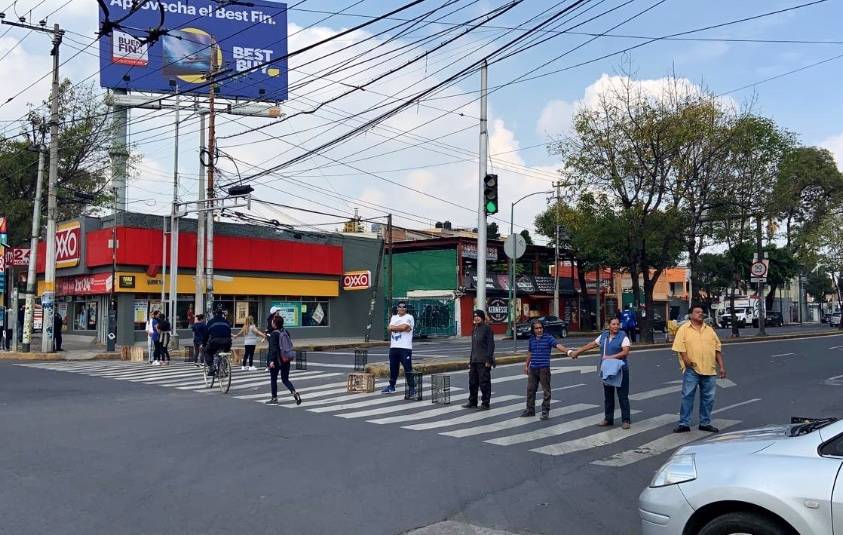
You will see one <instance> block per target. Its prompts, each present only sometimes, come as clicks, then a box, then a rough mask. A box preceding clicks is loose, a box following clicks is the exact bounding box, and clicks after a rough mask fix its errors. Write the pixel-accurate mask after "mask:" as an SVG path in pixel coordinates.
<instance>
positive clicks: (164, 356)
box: [161, 332, 170, 362]
mask: <svg viewBox="0 0 843 535" xmlns="http://www.w3.org/2000/svg"><path fill="white" fill-rule="evenodd" d="M169 345H170V333H168V332H167V333H162V334H161V360H162V361H166V362H170V349H169Z"/></svg>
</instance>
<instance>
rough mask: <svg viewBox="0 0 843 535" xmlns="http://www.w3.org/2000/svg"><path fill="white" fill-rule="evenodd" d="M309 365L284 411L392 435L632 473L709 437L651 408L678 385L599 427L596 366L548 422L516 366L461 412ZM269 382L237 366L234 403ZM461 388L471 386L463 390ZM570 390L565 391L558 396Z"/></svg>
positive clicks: (188, 378) (173, 374)
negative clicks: (418, 435) (530, 410)
mask: <svg viewBox="0 0 843 535" xmlns="http://www.w3.org/2000/svg"><path fill="white" fill-rule="evenodd" d="M310 364H311V365H312V366H314V367H313V368H310V369H309V370H291V373H290V379H291V381H293V383H294V384H296V386H297V387H298V388H297V391H298V392H299V393H300V394H301V396H302V398H303V403H302V405H301V406H297V405H296V404H295V402H294V401H293V399H292V396H290V395H289V394H288V393H287V392H286V390H285V389H283V388H282V390H283V391H282V392H281V393H279V399H282V402H281V403H279V404H278V405H277V406H274V407H283V408H286V409H288V410H292V409H296V408H300V409H305V410H306V411H308V412H311V413H315V415H314V418H315V417H317V415H321V417H324V416H329V417H330V416H334V417H339V418H343V419H345V420H347V421H350V422H361V424H362V425H370V424H376V426H381V427H384V428H389V427H390V426H393V425H394V427H393V429H394V430H395V431H387V432H403V430H407V431H421V432H425V431H428V432H432V434H434V435H441V436H443V437H450V438H451V439H468V440H477V442H478V443H484V444H490V445H497V446H509V447H512V446H517V445H520V447H522V448H523V449H524V451H530V452H533V453H536V454H537V455H550V456H564V455H568V454H572V453H577V452H589V454H590V453H591V452H593V456H591V458H590V459H587V461H586V462H590V463H591V464H594V465H597V466H608V467H625V466H629V465H632V464H635V463H638V462H640V461H642V460H645V459H649V458H652V457H654V456H658V455H664V454H667V453H668V452H670V451H672V450H673V449H675V448H677V447H680V446H682V445H684V444H688V443H690V442H693V441H695V440H699V439H701V438H703V437H705V436H708V435H709V434H708V433H705V432H701V431H697V430H696V429H694V430H692V431H691V432H690V433H673V432H672V425H668V424H673V423H674V421H675V420H676V415H675V414H661V411H659V412H656V413H653V412H652V411H651V408H650V407H652V406H653V405H652V404H653V402H652V401H648V400H653V399H656V398H660V397H663V396H671V395H675V394H676V393H677V392H679V391H681V384H678V383H676V382H672V383H666V384H664V385H661V386H657V387H656V388H653V389H651V390H646V391H641V392H634V393H632V394H631V395H630V396H629V397H630V400H631V401H634V402H641V403H640V405H634V407H635V410H633V411H632V413H633V414H635V415H640V414H642V412H643V411H644V410H645V409H646V410H647V411H648V412H649V414H645V415H644V416H641V417H640V420H637V419H633V424H632V428H631V429H629V430H624V429H621V427H620V426H615V427H611V428H605V427H597V426H596V424H597V423H599V422H600V421H601V420H602V419H603V414H602V411H600V405H598V403H597V402H596V399H595V398H598V399H599V398H600V397H601V395H600V393H599V390H597V391H596V392H595V389H594V387H596V386H599V381H597V380H594V381H592V380H590V379H589V380H588V381H586V377H585V376H586V375H588V374H590V373H593V368H592V367H591V366H555V367H553V368H552V372H553V373H554V374H559V375H557V378H558V379H563V380H560V383H561V384H562V385H563V386H557V387H556V388H554V389H553V392H554V394H553V397H554V398H557V399H552V400H551V403H553V406H552V409H551V411H550V420H549V421H541V420H540V419H539V417H538V415H536V416H534V417H521V416H520V414H517V413H520V412H521V411H522V410H523V409H524V407H525V403H524V394H523V391H522V392H518V390H519V385H517V384H516V385H512V386H508V388H506V389H505V388H503V385H509V384H510V383H516V382H520V381H522V380H523V381H524V383H522V385H523V386H526V385H525V383H526V376H525V375H524V374H523V373H521V365H518V364H516V365H505V366H500V367H498V369H497V371H496V374H495V375H496V376H495V377H493V379H492V383H493V385H497V386H495V387H494V388H495V390H496V391H495V392H494V393H493V397H492V408H491V409H490V410H485V411H482V410H473V409H464V408H463V407H462V406H461V404H462V403H464V400H465V399H467V398H468V397H469V396H468V392H467V391H466V390H465V388H461V387H452V388H451V396H450V399H451V404H448V405H431V404H430V403H429V399H430V398H429V391H430V383H429V377H428V378H425V379H426V380H425V383H426V384H425V386H426V389H425V390H424V396H425V401H421V402H418V401H410V400H405V399H404V396H403V395H402V391H403V390H404V388H405V384H404V380H403V379H399V380H398V382H397V384H396V388H397V390H398V392H396V393H395V394H392V395H383V394H382V393H381V392H380V390H381V389H382V388H383V387H384V386H386V385H387V381H386V380H384V379H381V380H379V381H377V382H376V383H375V391H374V392H369V393H349V392H348V391H347V383H346V381H345V380H343V379H344V375H345V370H343V369H341V368H345V367H347V366H348V365H345V364H343V365H333V366H332V365H325V366H321V365H316V364H315V363H310ZM18 365H20V366H26V367H30V368H34V369H42V370H51V371H62V372H71V373H76V374H80V375H85V376H89V377H97V378H102V379H113V380H117V381H127V382H131V383H133V384H135V385H148V386H158V387H162V388H172V389H175V390H182V391H184V392H185V393H190V392H195V393H201V394H205V395H219V390H218V389H216V388H213V389H209V388H207V387H206V385H205V382H204V378H203V376H202V369H201V368H200V367H195V366H194V365H193V364H192V363H182V362H174V363H173V364H171V365H170V366H156V367H153V366H150V365H149V364H147V363H129V362H115V361H100V362H45V363H21V364H18ZM577 372H579V373H577ZM464 374H465V372H464V371H457V372H453V373H451V374H450V375H451V381H452V384H453V383H454V379H457V382H458V384H459V383H461V381H465V380H466V377H465V375H464ZM561 374H565V375H561ZM571 374H573V375H574V376H576V377H579V376H580V375H583V377H582V379H581V380H582V381H584V382H581V383H577V384H567V385H566V384H565V383H572V382H573V381H570V380H567V381H566V380H564V379H565V378H566V377H571ZM269 386H270V385H269V376H268V374H266V373H265V371H264V370H260V371H257V372H254V371H253V372H249V371H243V370H238V369H234V370H233V371H232V385H231V389H230V391H229V397H230V398H234V399H237V400H240V401H251V402H256V403H259V404H261V405H263V403H264V402H265V401H267V400H268V399H269ZM461 386H462V387H464V386H465V385H462V384H461ZM725 386H726V387H728V386H731V385H725ZM578 387H587V388H580V390H579V391H577V392H579V393H577V392H572V393H570V394H568V393H567V392H570V391H571V390H570V389H575V388H578ZM735 390H737V389H735ZM513 391H515V392H517V393H515V394H511V393H510V392H513ZM563 391H564V392H566V393H564V394H563V393H561V392H563ZM557 392H559V394H557ZM575 397H580V398H585V402H577V401H576V400H575V399H574V398H575ZM732 400H733V401H736V402H735V403H733V404H732V405H728V406H725V407H722V408H719V409H718V410H716V411H714V412H715V413H719V412H721V411H725V410H732V409H735V408H737V407H740V406H743V405H746V404H749V403H753V402H755V401H759V399H758V398H754V399H750V400H743V401H740V400H734V398H732ZM589 401H595V403H589ZM671 401H675V400H671ZM644 402H647V403H644ZM648 403H650V405H648ZM274 407H273V408H274ZM671 408H672V407H671ZM662 410H663V409H662ZM597 411H600V412H599V413H598V412H597ZM589 412H592V414H589ZM583 414H585V415H583ZM615 418H616V420H617V421H620V411H618V412H616V416H615ZM363 422H365V423H363ZM740 422H741V421H740V420H738V419H729V420H726V419H718V420H715V421H714V422H713V423H714V425H716V426H717V427H720V428H721V429H728V428H731V427H735V426H737V425H738V424H739V423H740ZM398 430H400V431H398ZM574 433H576V435H574V436H573V437H572V439H570V440H565V435H573V434H574ZM475 437H476V438H475ZM633 442H635V443H633ZM637 443H640V445H638V444H637ZM624 448H627V449H624ZM619 450H622V451H619Z"/></svg>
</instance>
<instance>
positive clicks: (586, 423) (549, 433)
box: [485, 410, 641, 446]
mask: <svg viewBox="0 0 843 535" xmlns="http://www.w3.org/2000/svg"><path fill="white" fill-rule="evenodd" d="M640 412H641V411H638V410H633V411H631V413H632V414H638V413H640ZM620 417H621V411H620V410H617V411H615V419H620ZM525 420H527V418H525ZM601 420H603V413H602V412H601V413H599V414H593V415H591V416H586V417H585V418H579V419H577V420H571V421H569V422H563V423H561V424H556V425H552V426H550V427H543V428H541V429H536V430H534V431H527V432H525V433H519V434H517V435H509V436H505V437H498V438H493V439H489V440H486V441H485V442H486V443H488V444H495V445H497V446H512V445H513V444H521V443H523V442H531V441H533V440H541V439H543V438H550V437H555V436H559V435H564V434H565V433H570V432H572V431H577V430H579V429H584V428H586V427H591V426H593V425H597V424H598V423H600V421H601ZM528 421H529V420H528Z"/></svg>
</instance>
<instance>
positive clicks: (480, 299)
mask: <svg viewBox="0 0 843 535" xmlns="http://www.w3.org/2000/svg"><path fill="white" fill-rule="evenodd" d="M488 69H489V65H488V64H487V63H486V62H485V61H484V62H483V65H482V67H481V68H480V151H479V157H478V159H479V160H480V180H479V185H478V190H479V193H478V198H479V201H478V203H477V303H476V306H477V308H478V309H480V310H483V311H485V310H486V199H485V198H484V195H483V184H484V182H483V181H484V179H485V178H486V165H487V160H488V159H489V156H488V152H489V130H488V120H487V116H486V107H487V98H488V95H487V92H488V87H487V86H488Z"/></svg>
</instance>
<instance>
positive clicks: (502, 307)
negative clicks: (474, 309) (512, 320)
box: [486, 297, 509, 323]
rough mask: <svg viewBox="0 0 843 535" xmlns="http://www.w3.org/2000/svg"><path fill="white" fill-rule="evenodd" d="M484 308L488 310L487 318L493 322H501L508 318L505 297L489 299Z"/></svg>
mask: <svg viewBox="0 0 843 535" xmlns="http://www.w3.org/2000/svg"><path fill="white" fill-rule="evenodd" d="M486 309H487V310H488V311H489V318H490V319H491V320H492V321H494V322H495V323H503V322H505V321H506V320H507V318H509V306H507V304H506V300H505V299H501V298H499V297H498V298H495V299H490V300H489V304H488V305H487V306H486Z"/></svg>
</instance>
